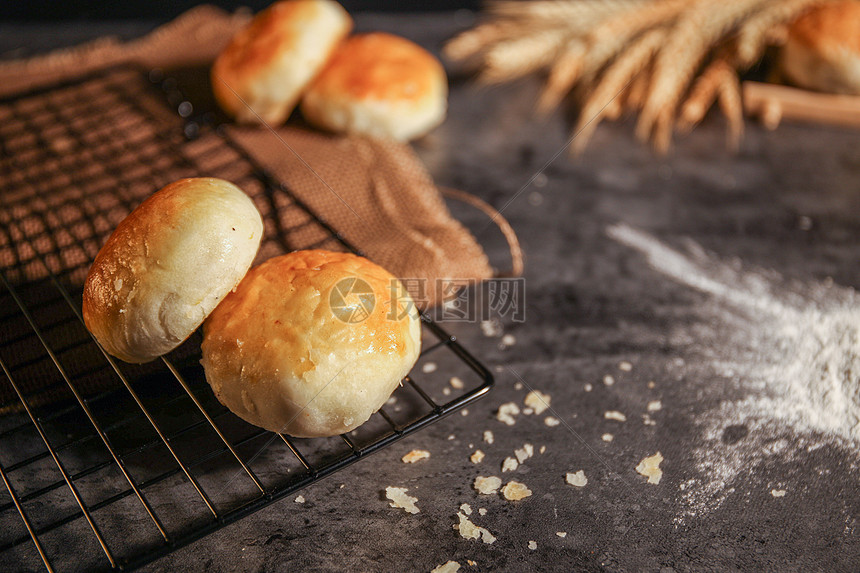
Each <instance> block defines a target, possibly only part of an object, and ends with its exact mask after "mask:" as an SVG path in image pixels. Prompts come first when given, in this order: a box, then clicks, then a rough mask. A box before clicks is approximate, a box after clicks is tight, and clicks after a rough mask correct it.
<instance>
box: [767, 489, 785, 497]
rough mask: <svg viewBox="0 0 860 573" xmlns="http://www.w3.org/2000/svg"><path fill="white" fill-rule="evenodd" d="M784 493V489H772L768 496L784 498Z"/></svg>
mask: <svg viewBox="0 0 860 573" xmlns="http://www.w3.org/2000/svg"><path fill="white" fill-rule="evenodd" d="M785 493H786V492H785V490H784V489H772V490H770V495H772V496H773V497H785Z"/></svg>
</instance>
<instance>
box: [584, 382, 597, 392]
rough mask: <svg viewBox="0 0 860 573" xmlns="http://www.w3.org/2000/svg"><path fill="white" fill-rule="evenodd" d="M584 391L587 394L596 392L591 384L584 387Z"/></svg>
mask: <svg viewBox="0 0 860 573" xmlns="http://www.w3.org/2000/svg"><path fill="white" fill-rule="evenodd" d="M582 389H583V390H585V391H586V392H591V391H592V390H594V386H592V385H591V384H586V385H584V386H583V387H582Z"/></svg>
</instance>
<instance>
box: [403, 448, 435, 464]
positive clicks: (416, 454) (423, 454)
mask: <svg viewBox="0 0 860 573" xmlns="http://www.w3.org/2000/svg"><path fill="white" fill-rule="evenodd" d="M429 457H430V452H428V451H427V450H412V451H411V452H409V453H408V454H406V455H405V456H403V457H402V458H400V461H402V462H403V463H404V464H414V463H415V462H417V461H418V460H425V459H427V458H429Z"/></svg>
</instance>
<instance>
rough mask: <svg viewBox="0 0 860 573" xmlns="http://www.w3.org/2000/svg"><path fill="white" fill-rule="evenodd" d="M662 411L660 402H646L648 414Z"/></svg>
mask: <svg viewBox="0 0 860 573" xmlns="http://www.w3.org/2000/svg"><path fill="white" fill-rule="evenodd" d="M662 409H663V402H661V401H660V400H651V401H650V402H648V411H649V412H657V411H659V410H662Z"/></svg>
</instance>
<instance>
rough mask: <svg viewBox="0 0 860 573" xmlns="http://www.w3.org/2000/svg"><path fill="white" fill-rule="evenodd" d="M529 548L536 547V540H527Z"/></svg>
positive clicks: (533, 548) (534, 548)
mask: <svg viewBox="0 0 860 573" xmlns="http://www.w3.org/2000/svg"><path fill="white" fill-rule="evenodd" d="M529 549H531V550H532V551H534V550H536V549H537V541H529Z"/></svg>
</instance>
